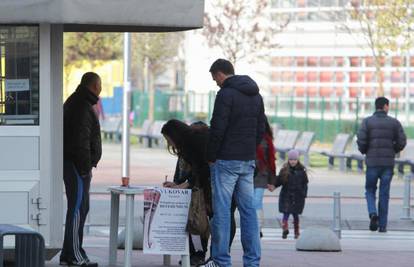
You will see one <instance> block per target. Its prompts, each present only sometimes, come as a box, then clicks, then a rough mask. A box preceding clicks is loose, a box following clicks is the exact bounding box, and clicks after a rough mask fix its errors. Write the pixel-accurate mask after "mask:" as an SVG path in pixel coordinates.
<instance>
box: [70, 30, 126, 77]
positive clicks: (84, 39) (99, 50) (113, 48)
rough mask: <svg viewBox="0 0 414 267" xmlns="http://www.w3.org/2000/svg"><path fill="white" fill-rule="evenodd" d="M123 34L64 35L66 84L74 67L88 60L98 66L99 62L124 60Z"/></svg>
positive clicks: (86, 33) (77, 33) (73, 33)
mask: <svg viewBox="0 0 414 267" xmlns="http://www.w3.org/2000/svg"><path fill="white" fill-rule="evenodd" d="M122 41H123V39H122V34H120V33H97V32H71V33H65V35H64V52H63V54H64V61H63V62H64V72H65V84H67V82H68V79H70V75H71V72H72V67H74V66H79V65H80V64H81V62H82V61H83V60H87V61H88V62H90V64H91V65H92V68H93V67H94V66H96V64H97V62H99V61H105V60H114V59H120V58H122V51H123V50H122V44H123V43H122Z"/></svg>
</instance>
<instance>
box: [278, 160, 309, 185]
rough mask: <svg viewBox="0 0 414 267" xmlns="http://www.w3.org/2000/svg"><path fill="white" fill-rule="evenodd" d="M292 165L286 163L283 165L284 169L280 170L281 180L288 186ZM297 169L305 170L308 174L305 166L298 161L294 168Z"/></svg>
mask: <svg viewBox="0 0 414 267" xmlns="http://www.w3.org/2000/svg"><path fill="white" fill-rule="evenodd" d="M290 168H291V167H290V165H289V162H286V163H285V164H283V166H282V169H281V170H280V178H281V179H282V183H283V184H286V183H287V182H288V180H289V171H290ZM294 168H295V169H303V170H305V172H306V168H305V166H303V165H302V163H301V162H300V161H299V160H298V164H296V166H295V167H294Z"/></svg>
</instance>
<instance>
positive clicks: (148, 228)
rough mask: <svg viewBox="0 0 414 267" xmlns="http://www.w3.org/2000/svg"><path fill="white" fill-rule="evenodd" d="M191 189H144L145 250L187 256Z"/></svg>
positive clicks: (149, 252)
mask: <svg viewBox="0 0 414 267" xmlns="http://www.w3.org/2000/svg"><path fill="white" fill-rule="evenodd" d="M190 201H191V190H190V189H175V188H155V189H145V190H144V245H143V247H144V253H148V254H168V255H188V250H189V248H188V234H187V232H186V225H187V217H188V207H189V206H190Z"/></svg>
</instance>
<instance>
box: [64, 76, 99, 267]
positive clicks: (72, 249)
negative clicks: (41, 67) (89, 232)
mask: <svg viewBox="0 0 414 267" xmlns="http://www.w3.org/2000/svg"><path fill="white" fill-rule="evenodd" d="M101 90H102V89H101V78H100V77H99V76H98V74H96V73H93V72H87V73H85V74H84V75H83V76H82V80H81V83H80V85H79V86H78V88H77V89H76V91H75V92H74V93H73V94H72V95H71V96H70V97H69V98H68V99H67V100H66V102H65V104H64V107H63V109H64V115H63V120H64V125H63V134H64V137H63V140H64V146H63V151H64V165H63V166H64V174H63V178H64V182H65V189H66V197H67V200H68V210H67V213H66V226H65V239H64V242H63V249H62V253H61V255H60V264H61V265H71V266H98V264H97V263H94V262H90V261H89V259H88V257H87V255H86V253H85V250H84V249H83V248H82V239H83V226H84V225H85V219H86V216H87V214H88V211H89V188H90V184H91V179H92V168H93V167H96V165H97V164H98V162H99V160H100V158H101V154H102V145H101V131H100V126H99V120H98V118H97V115H96V113H95V111H94V109H93V105H95V104H96V103H97V102H98V96H99V94H100V93H101Z"/></svg>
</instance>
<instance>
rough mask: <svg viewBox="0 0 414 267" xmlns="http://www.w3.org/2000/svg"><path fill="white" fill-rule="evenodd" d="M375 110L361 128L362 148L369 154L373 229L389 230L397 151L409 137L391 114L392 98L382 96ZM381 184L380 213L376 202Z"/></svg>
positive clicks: (369, 203) (367, 189)
mask: <svg viewBox="0 0 414 267" xmlns="http://www.w3.org/2000/svg"><path fill="white" fill-rule="evenodd" d="M375 108H376V111H375V113H374V114H373V115H372V116H370V117H368V118H365V119H364V120H363V121H362V124H361V127H360V128H359V131H358V136H357V137H358V140H357V143H358V149H359V151H361V153H362V154H365V155H366V158H365V164H366V165H367V171H366V180H365V197H366V199H367V206H368V213H369V218H370V225H369V228H370V230H371V231H377V230H378V227H379V230H378V231H379V232H382V233H385V232H387V218H388V201H389V198H390V187H391V180H392V176H393V174H394V161H395V160H394V158H395V154H397V153H399V152H400V151H401V150H403V149H404V147H405V145H406V143H407V140H406V136H405V133H404V129H403V127H402V126H401V123H400V122H399V121H398V120H397V119H395V118H392V117H390V116H388V115H387V113H388V110H389V100H388V99H387V98H385V97H378V98H377V99H376V100H375ZM378 180H379V181H380V184H379V201H378V212H377V207H376V203H375V198H376V191H377V183H378Z"/></svg>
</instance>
